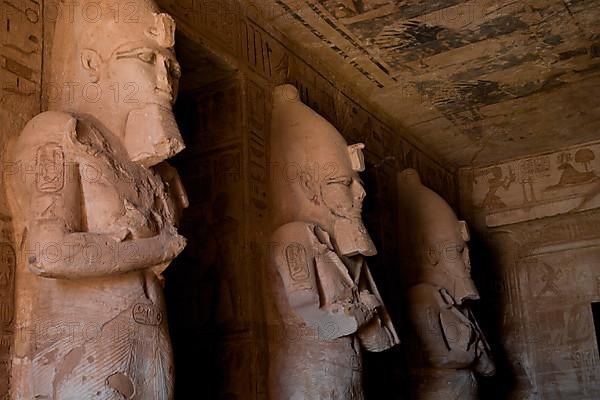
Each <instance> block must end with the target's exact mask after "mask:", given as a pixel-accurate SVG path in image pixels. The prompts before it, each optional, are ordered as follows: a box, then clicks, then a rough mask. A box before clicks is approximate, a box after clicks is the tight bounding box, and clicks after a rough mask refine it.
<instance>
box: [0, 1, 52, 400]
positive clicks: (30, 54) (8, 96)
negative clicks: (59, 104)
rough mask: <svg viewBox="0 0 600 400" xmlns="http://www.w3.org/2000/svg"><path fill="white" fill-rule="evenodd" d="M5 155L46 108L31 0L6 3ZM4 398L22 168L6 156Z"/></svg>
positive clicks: (1, 255) (38, 13) (0, 337)
mask: <svg viewBox="0 0 600 400" xmlns="http://www.w3.org/2000/svg"><path fill="white" fill-rule="evenodd" d="M0 26H1V27H2V28H1V29H0V127H1V128H0V154H3V153H4V149H5V146H6V143H7V141H8V140H9V139H10V138H11V137H14V136H16V135H17V134H18V133H19V132H20V131H21V129H23V126H24V125H25V123H26V122H27V121H28V120H29V119H31V118H32V117H33V116H34V115H35V114H37V113H38V112H39V111H40V98H39V96H40V91H41V75H42V74H41V68H42V6H41V4H40V2H37V1H31V0H12V1H4V2H2V4H1V5H0ZM0 163H2V165H3V168H2V176H1V177H0V397H1V398H4V397H5V396H6V395H7V394H8V390H9V387H8V381H9V374H10V351H11V345H12V340H13V322H14V311H15V309H14V289H15V288H14V280H15V272H16V268H17V262H18V259H17V254H16V252H15V246H14V242H13V232H12V224H11V216H10V215H9V210H8V203H7V200H6V197H5V193H4V185H5V182H6V180H7V178H8V176H9V175H11V174H18V173H20V172H21V171H19V170H18V169H16V168H13V167H12V166H9V165H8V164H7V163H6V160H5V159H0Z"/></svg>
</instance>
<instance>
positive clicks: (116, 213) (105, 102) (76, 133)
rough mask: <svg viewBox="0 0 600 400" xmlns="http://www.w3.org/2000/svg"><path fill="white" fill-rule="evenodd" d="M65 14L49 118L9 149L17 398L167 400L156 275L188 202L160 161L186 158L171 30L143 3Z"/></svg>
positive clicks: (169, 22) (169, 365)
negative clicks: (15, 249) (17, 255)
mask: <svg viewBox="0 0 600 400" xmlns="http://www.w3.org/2000/svg"><path fill="white" fill-rule="evenodd" d="M123 7H129V8H128V10H131V9H135V14H134V15H129V17H128V18H125V11H124V10H123ZM131 7H133V8H131ZM117 9H118V10H120V11H121V14H115V12H116V11H118V10H117ZM59 11H60V12H59V14H58V15H59V16H60V17H59V18H58V20H57V22H56V30H55V35H54V41H53V48H52V52H51V54H52V57H51V60H50V65H49V70H50V74H49V75H48V76H49V77H50V79H51V82H49V84H51V86H52V89H53V90H52V93H50V95H49V102H50V109H51V110H52V111H48V112H44V113H42V114H40V115H38V116H37V117H35V118H34V119H33V120H31V121H30V122H29V123H28V124H27V126H26V127H25V129H24V130H23V132H22V133H21V135H20V136H19V137H18V138H17V139H16V140H15V141H14V142H13V143H12V144H11V146H10V148H9V150H8V153H7V157H8V158H9V159H10V161H11V162H12V163H14V166H15V168H14V170H15V171H18V173H14V174H11V175H10V176H9V178H8V182H7V186H8V187H7V190H8V196H9V201H10V205H11V211H12V213H13V217H14V218H13V219H14V221H15V233H16V237H17V243H18V245H19V246H20V248H21V256H22V257H21V262H20V263H19V266H18V269H17V275H16V300H15V301H16V321H15V326H16V328H15V329H16V334H15V343H14V349H13V356H12V379H11V395H12V397H11V398H12V399H15V400H31V399H48V400H59V399H64V400H73V399H81V400H83V399H98V400H102V399H106V400H108V399H116V398H124V399H137V400H148V399H153V400H169V399H172V398H173V362H172V352H171V344H170V340H169V334H168V329H167V323H166V315H165V304H164V299H163V295H162V286H161V284H160V280H159V277H160V275H161V273H162V272H163V270H164V269H165V268H166V267H167V266H168V264H169V262H170V261H171V260H172V259H173V258H175V257H176V256H177V255H178V254H179V253H180V252H181V251H182V250H183V248H184V246H185V240H184V238H182V237H181V236H180V235H178V234H177V231H176V227H175V226H176V220H177V215H178V213H179V211H180V210H181V209H182V208H183V207H186V205H187V198H186V195H185V191H184V190H183V187H182V185H181V182H180V180H179V177H178V175H177V173H176V171H175V170H174V169H172V168H171V167H169V166H168V165H166V164H164V163H162V162H163V161H164V160H166V159H168V158H169V157H171V156H173V155H174V154H176V153H177V152H179V151H180V150H182V149H183V141H182V138H181V135H180V133H179V130H178V128H177V124H176V122H175V119H174V116H173V113H172V104H173V102H174V99H175V97H176V92H177V83H178V78H179V74H180V70H179V65H178V63H177V60H176V59H175V54H174V50H173V46H174V37H175V24H174V21H173V19H172V18H171V17H170V16H169V15H167V14H163V13H161V12H160V11H159V9H158V7H157V6H156V4H155V3H154V2H153V1H149V0H134V1H127V2H125V1H123V2H120V1H119V2H115V1H113V0H110V1H108V0H100V1H98V0H94V1H90V0H82V1H81V0H80V1H79V2H72V3H68V2H61V3H60V10H59ZM128 14H131V13H128ZM161 175H164V177H161Z"/></svg>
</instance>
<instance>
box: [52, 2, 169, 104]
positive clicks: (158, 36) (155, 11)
mask: <svg viewBox="0 0 600 400" xmlns="http://www.w3.org/2000/svg"><path fill="white" fill-rule="evenodd" d="M53 14H55V18H54V19H55V20H56V21H55V28H54V37H53V42H52V57H51V60H50V71H51V76H52V80H53V82H52V83H53V84H54V85H58V86H60V85H63V84H65V83H72V84H79V85H83V84H85V83H86V79H85V73H84V68H82V65H81V63H82V59H81V55H82V53H83V52H86V51H94V52H96V53H97V54H98V55H99V56H100V58H101V59H102V60H104V61H106V60H108V59H109V58H110V57H111V56H112V55H113V53H114V52H115V50H116V49H118V48H119V47H120V46H122V45H124V44H126V43H131V42H134V43H139V45H140V46H143V45H144V44H147V45H154V46H156V45H159V46H161V47H164V48H171V47H173V46H174V45H175V21H174V20H173V18H172V17H171V16H169V15H168V14H165V13H162V12H161V11H160V9H159V7H158V5H157V4H156V3H155V2H154V1H151V0H126V1H114V0H79V1H77V2H67V1H61V2H60V3H59V4H58V5H57V8H56V12H53ZM59 102H60V99H59Z"/></svg>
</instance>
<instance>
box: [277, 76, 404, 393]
mask: <svg viewBox="0 0 600 400" xmlns="http://www.w3.org/2000/svg"><path fill="white" fill-rule="evenodd" d="M272 135H273V142H272V162H273V175H274V176H273V188H272V189H273V190H272V193H273V200H274V203H273V212H274V216H273V217H274V227H275V228H276V230H275V232H274V234H273V236H272V242H273V243H272V245H273V247H272V262H271V264H270V266H271V269H270V272H271V278H272V279H271V280H272V283H273V286H272V287H273V293H274V297H275V303H276V307H275V308H276V310H277V311H276V314H279V315H278V321H277V324H276V326H277V327H278V328H279V329H275V331H276V332H277V336H276V337H275V338H274V339H271V346H272V349H271V363H270V379H269V381H270V382H269V383H270V393H271V396H272V397H271V398H272V399H273V400H300V399H302V400H321V399H328V400H358V399H362V398H363V393H362V385H361V375H362V372H361V370H362V365H361V349H366V350H368V351H383V350H386V349H389V348H390V347H392V346H394V345H396V344H397V343H398V342H399V340H398V337H397V335H396V332H395V330H394V327H393V326H392V323H391V321H390V318H389V316H388V314H387V312H386V309H385V307H384V305H383V303H382V300H381V297H380V295H379V293H378V291H377V287H376V286H375V282H374V281H373V278H372V277H371V274H370V272H369V269H368V267H367V264H366V261H365V257H364V256H372V255H374V254H376V250H375V246H374V244H373V242H372V241H371V239H370V237H369V234H368V232H367V231H366V229H365V226H364V225H363V222H362V219H361V211H362V203H363V199H364V197H365V191H364V189H363V186H362V182H361V180H360V177H359V175H358V172H360V171H363V170H364V159H363V154H362V149H363V147H364V146H363V145H360V144H359V145H353V146H348V145H347V143H346V142H345V140H344V138H343V137H342V136H341V135H340V134H339V133H338V132H337V131H336V129H335V128H334V127H333V126H332V125H330V124H329V123H328V122H327V121H325V120H324V119H323V118H322V117H321V116H319V115H318V114H317V113H315V112H314V111H312V110H311V109H310V108H308V107H307V106H306V105H304V104H302V102H301V101H300V99H299V97H298V92H297V90H296V89H295V88H294V87H293V86H289V85H284V86H279V87H277V88H276V89H275V93H274V109H273V121H272Z"/></svg>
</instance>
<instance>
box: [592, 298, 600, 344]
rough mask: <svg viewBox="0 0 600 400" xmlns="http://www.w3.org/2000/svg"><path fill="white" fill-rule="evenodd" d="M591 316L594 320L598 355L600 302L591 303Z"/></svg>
mask: <svg viewBox="0 0 600 400" xmlns="http://www.w3.org/2000/svg"><path fill="white" fill-rule="evenodd" d="M592 315H593V318H594V328H595V330H596V343H597V344H598V353H599V355H600V302H598V303H592Z"/></svg>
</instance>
